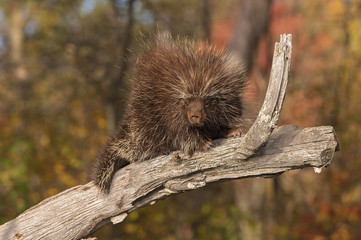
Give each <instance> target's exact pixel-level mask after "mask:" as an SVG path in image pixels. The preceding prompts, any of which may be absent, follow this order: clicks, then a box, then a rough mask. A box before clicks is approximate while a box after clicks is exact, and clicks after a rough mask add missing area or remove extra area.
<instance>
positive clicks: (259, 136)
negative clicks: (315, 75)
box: [237, 34, 292, 159]
mask: <svg viewBox="0 0 361 240" xmlns="http://www.w3.org/2000/svg"><path fill="white" fill-rule="evenodd" d="M291 53H292V35H291V34H282V35H281V39H280V42H279V43H275V49H274V52H273V61H272V68H271V75H270V80H269V83H268V88H267V93H266V96H265V99H264V102H263V105H262V108H261V110H260V112H259V114H258V117H257V119H256V121H255V122H254V123H253V125H252V127H251V128H250V129H249V131H248V132H247V134H246V136H245V137H244V139H243V141H242V144H241V146H240V148H239V150H238V151H237V154H240V156H238V158H241V159H247V158H249V157H250V156H252V155H253V154H254V153H255V152H256V151H257V150H258V149H259V148H260V147H261V146H263V145H264V144H265V143H266V142H267V140H268V138H269V136H270V135H271V133H272V131H273V129H274V128H275V127H276V124H277V122H278V118H279V116H280V114H281V109H282V104H283V100H284V98H285V94H286V88H287V82H288V73H289V70H290V63H291Z"/></svg>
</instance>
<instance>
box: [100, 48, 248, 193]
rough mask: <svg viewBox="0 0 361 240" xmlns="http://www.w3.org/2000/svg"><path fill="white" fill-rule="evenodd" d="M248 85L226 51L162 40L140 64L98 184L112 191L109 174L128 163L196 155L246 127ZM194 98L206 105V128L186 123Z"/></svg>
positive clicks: (101, 156) (103, 157)
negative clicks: (176, 152)
mask: <svg viewBox="0 0 361 240" xmlns="http://www.w3.org/2000/svg"><path fill="white" fill-rule="evenodd" d="M245 84H246V73H245V71H244V70H243V68H242V67H241V66H240V65H239V64H238V62H237V61H235V60H234V59H233V58H232V57H231V55H229V54H228V53H226V52H225V51H222V50H217V49H215V48H213V47H211V46H208V45H206V44H204V43H196V42H192V41H159V42H158V44H157V45H156V46H155V47H153V48H150V49H149V50H148V51H146V52H145V53H144V54H143V55H142V56H140V57H139V59H138V61H137V63H136V73H135V78H134V80H133V82H132V91H131V95H130V99H129V104H128V108H127V111H126V115H125V117H124V120H123V122H122V124H121V126H120V128H119V129H118V133H117V134H116V135H115V136H113V137H112V138H111V139H110V140H109V142H108V144H107V145H106V147H105V148H104V150H103V152H102V153H101V154H100V155H99V157H98V162H99V163H98V167H97V169H101V170H100V171H99V170H98V173H97V174H96V181H95V182H96V183H97V184H98V185H99V186H100V187H101V189H106V190H107V189H108V188H109V185H110V182H109V176H110V175H109V174H111V177H110V181H111V178H112V176H113V174H114V172H115V171H116V170H117V168H121V167H123V166H124V165H126V164H127V163H129V162H134V161H142V160H147V159H150V158H153V157H156V156H159V155H162V154H167V153H169V152H171V151H174V150H182V151H184V152H186V153H187V154H193V152H194V151H197V150H202V149H203V148H202V147H200V146H202V145H204V144H207V142H209V141H211V140H213V139H216V138H221V137H225V136H227V134H228V133H229V131H231V130H232V129H236V128H240V127H242V126H243V125H244V118H243V117H242V116H243V112H244V101H243V95H244V88H245ZM189 99H191V100H194V99H197V101H199V102H200V103H201V104H202V105H203V106H204V111H205V116H206V117H205V121H204V124H203V125H202V126H194V125H192V124H190V123H189V121H187V117H186V116H185V115H186V113H185V110H184V109H185V107H184V106H185V104H186V102H187V101H189ZM104 159H106V161H103V160H104ZM99 176H100V177H99ZM105 178H106V180H104V179H105ZM102 182H104V183H106V184H104V186H102Z"/></svg>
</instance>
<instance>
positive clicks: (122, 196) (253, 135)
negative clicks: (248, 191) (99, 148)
mask: <svg viewBox="0 0 361 240" xmlns="http://www.w3.org/2000/svg"><path fill="white" fill-rule="evenodd" d="M290 43H291V37H290V36H282V37H281V42H280V43H279V44H277V45H276V49H275V55H274V64H273V66H272V73H271V80H270V84H269V85H270V86H269V88H268V90H267V94H266V101H269V102H266V101H265V104H264V105H263V107H262V110H261V112H260V114H259V116H258V118H257V120H256V121H255V123H254V125H253V126H252V128H251V129H250V131H249V132H248V133H247V134H246V136H244V137H238V138H229V139H219V140H216V141H214V147H212V148H211V149H210V150H208V151H206V152H203V153H196V154H194V155H193V156H192V157H186V156H184V155H183V154H182V153H174V154H172V155H169V156H160V157H157V158H154V159H151V160H148V161H146V162H136V163H133V164H130V165H128V166H126V167H125V168H123V169H121V170H120V171H118V172H117V173H116V175H115V176H114V180H113V184H112V186H111V189H110V193H109V194H102V193H100V192H99V191H98V189H97V188H96V186H94V184H93V182H90V183H88V184H86V185H81V186H76V187H73V188H71V189H68V190H66V191H64V192H61V193H59V194H57V195H55V196H53V197H50V198H48V199H45V200H44V201H42V202H40V203H39V204H38V205H36V206H34V207H32V208H30V209H29V210H27V211H25V212H24V213H22V214H21V215H19V216H18V217H17V218H15V219H14V220H12V221H9V222H7V223H5V224H4V225H2V226H0V239H81V238H83V237H85V236H88V235H89V234H90V233H92V232H93V231H95V230H96V229H98V228H100V227H101V226H103V225H104V224H107V223H109V222H113V223H114V224H115V223H119V222H121V221H123V220H124V218H125V217H126V216H127V215H128V214H129V213H131V212H132V211H135V210H136V209H138V208H140V207H143V206H146V205H149V204H153V203H155V202H156V201H158V200H160V199H163V198H166V197H168V196H170V195H174V194H177V193H181V192H183V191H188V190H194V189H197V188H201V187H203V186H205V185H207V184H209V183H212V182H218V181H224V180H230V179H239V178H246V177H262V176H270V175H276V174H281V173H283V172H285V171H288V170H291V169H297V168H304V167H315V168H322V167H325V166H328V165H329V164H330V162H331V160H332V157H333V153H334V151H335V150H337V147H338V143H337V139H336V135H335V133H334V130H333V128H332V127H330V126H324V127H314V128H305V129H299V128H298V127H296V126H283V127H279V128H276V127H275V125H276V123H277V120H278V117H279V114H280V111H281V107H282V101H283V98H284V94H285V88H286V85H287V76H288V69H289V60H290V54H291V53H290V52H291V45H290ZM272 79H273V80H272ZM271 85H272V86H271Z"/></svg>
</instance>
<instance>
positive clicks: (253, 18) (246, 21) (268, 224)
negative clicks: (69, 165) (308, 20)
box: [229, 0, 275, 240]
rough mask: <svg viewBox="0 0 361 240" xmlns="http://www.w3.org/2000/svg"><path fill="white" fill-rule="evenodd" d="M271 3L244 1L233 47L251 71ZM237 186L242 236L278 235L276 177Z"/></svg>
mask: <svg viewBox="0 0 361 240" xmlns="http://www.w3.org/2000/svg"><path fill="white" fill-rule="evenodd" d="M271 3H272V0H253V1H247V0H244V1H242V5H241V11H240V14H239V18H238V20H237V23H236V28H235V31H234V35H233V39H232V41H231V43H230V45H229V49H230V50H231V51H232V52H234V53H235V54H236V56H237V57H238V58H239V60H240V61H241V62H242V63H243V64H244V65H245V67H246V69H247V71H248V72H252V67H253V63H254V56H255V52H256V51H257V47H258V44H259V40H260V38H261V36H262V35H264V34H265V33H266V32H267V31H268V25H269V18H270V16H269V10H270V5H271ZM234 187H235V203H236V206H237V207H238V209H239V211H240V214H241V218H240V223H239V227H240V232H241V236H240V239H245V240H249V239H252V240H257V239H274V236H273V235H272V231H271V228H272V226H273V225H274V222H273V219H274V217H273V212H274V206H272V203H273V202H274V201H272V200H273V199H274V195H275V193H274V180H273V179H270V180H264V179H248V180H242V181H238V182H236V183H235V184H234ZM265 203H266V204H265Z"/></svg>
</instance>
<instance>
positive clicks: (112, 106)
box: [103, 0, 135, 135]
mask: <svg viewBox="0 0 361 240" xmlns="http://www.w3.org/2000/svg"><path fill="white" fill-rule="evenodd" d="M134 2H135V0H129V1H128V4H127V7H126V10H125V11H124V12H125V13H123V14H121V13H120V9H119V7H117V4H116V0H113V1H112V10H113V15H112V16H113V24H114V28H115V31H114V32H115V34H116V37H115V39H116V41H115V42H114V49H117V46H118V45H120V46H121V47H120V48H121V49H120V51H121V52H120V54H119V55H118V56H116V59H115V61H114V62H115V65H116V66H117V67H114V65H110V66H109V69H108V72H109V75H108V76H107V77H106V78H108V79H109V81H110V83H109V87H108V89H106V91H105V95H106V96H103V98H104V99H105V101H106V106H105V110H106V119H107V133H108V135H113V134H114V133H115V131H116V129H117V124H118V122H119V116H120V115H121V114H120V113H119V109H118V107H117V105H118V102H119V101H120V97H119V89H121V86H122V84H124V79H125V73H126V70H127V67H128V58H129V46H130V43H131V39H132V36H133V35H132V29H133V22H134V19H133V11H134Z"/></svg>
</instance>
